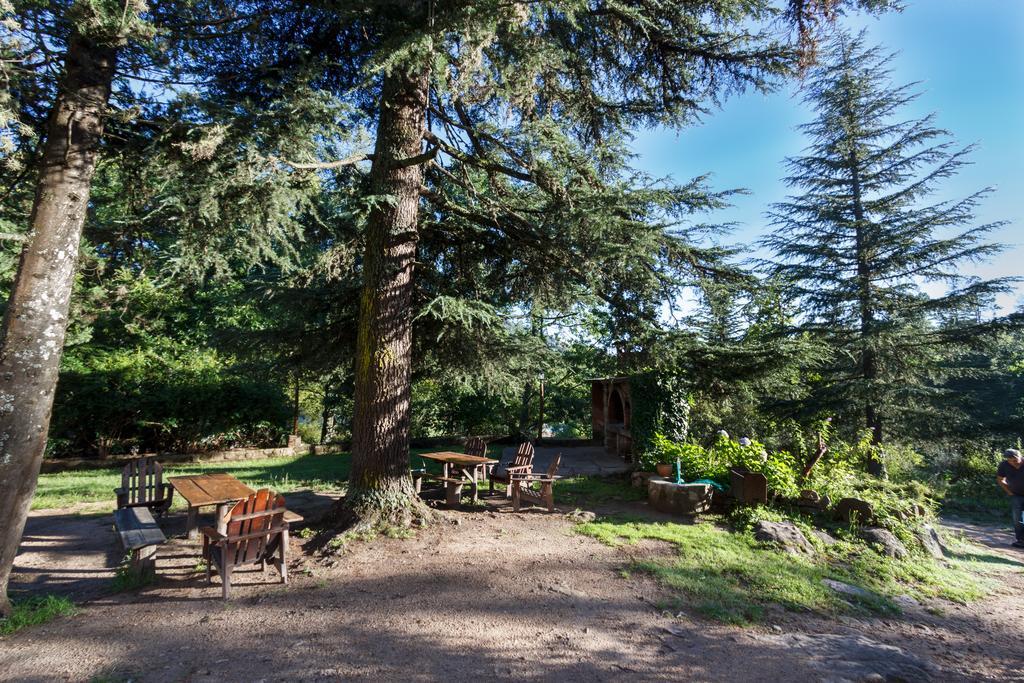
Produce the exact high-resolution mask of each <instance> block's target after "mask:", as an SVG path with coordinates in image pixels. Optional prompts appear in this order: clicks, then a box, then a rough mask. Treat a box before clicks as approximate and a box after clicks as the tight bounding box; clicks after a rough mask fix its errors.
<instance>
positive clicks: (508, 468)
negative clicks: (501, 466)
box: [505, 465, 533, 473]
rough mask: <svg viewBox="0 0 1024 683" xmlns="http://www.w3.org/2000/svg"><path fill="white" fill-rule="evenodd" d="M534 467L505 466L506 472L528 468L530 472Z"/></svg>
mask: <svg viewBox="0 0 1024 683" xmlns="http://www.w3.org/2000/svg"><path fill="white" fill-rule="evenodd" d="M532 469H533V465H509V466H508V467H506V468H505V471H506V472H510V473H511V472H518V471H519V470H526V471H527V472H529V471H530V470H532Z"/></svg>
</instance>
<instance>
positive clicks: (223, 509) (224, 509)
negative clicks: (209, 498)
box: [217, 503, 228, 534]
mask: <svg viewBox="0 0 1024 683" xmlns="http://www.w3.org/2000/svg"><path fill="white" fill-rule="evenodd" d="M227 532H228V504H227V503H221V504H220V505H218V506H217V533H218V534H227Z"/></svg>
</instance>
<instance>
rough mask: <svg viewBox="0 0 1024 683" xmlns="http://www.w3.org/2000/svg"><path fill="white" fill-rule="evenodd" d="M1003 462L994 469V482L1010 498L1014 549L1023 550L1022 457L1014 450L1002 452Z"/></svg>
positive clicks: (1023, 463) (1023, 466)
mask: <svg viewBox="0 0 1024 683" xmlns="http://www.w3.org/2000/svg"><path fill="white" fill-rule="evenodd" d="M1003 458H1004V460H1003V461H1002V462H1001V463H999V468H998V469H996V481H998V482H999V485H1000V486H1002V487H1003V490H1004V491H1006V493H1007V495H1008V496H1010V509H1011V510H1012V511H1013V533H1014V535H1016V537H1017V540H1016V541H1015V542H1014V543H1013V547H1014V548H1024V520H1022V519H1021V516H1022V515H1024V457H1021V454H1020V451H1018V450H1017V449H1016V448H1007V449H1006V450H1005V451H1003Z"/></svg>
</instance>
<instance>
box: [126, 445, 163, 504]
mask: <svg viewBox="0 0 1024 683" xmlns="http://www.w3.org/2000/svg"><path fill="white" fill-rule="evenodd" d="M163 477H164V468H163V467H161V466H160V463H158V462H157V461H156V458H154V457H152V456H149V457H145V458H136V459H135V460H131V461H129V462H128V464H127V465H125V468H124V470H123V471H122V472H121V491H122V495H123V496H124V498H123V499H120V500H119V501H118V507H136V506H139V507H141V506H143V505H151V504H153V503H155V502H159V501H162V500H163V499H164V497H165V492H164V485H163ZM122 501H123V502H122Z"/></svg>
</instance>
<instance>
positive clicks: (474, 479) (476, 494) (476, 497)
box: [469, 465, 480, 505]
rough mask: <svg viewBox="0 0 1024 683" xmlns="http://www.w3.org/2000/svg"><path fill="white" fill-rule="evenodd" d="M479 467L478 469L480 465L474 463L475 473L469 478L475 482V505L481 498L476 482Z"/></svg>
mask: <svg viewBox="0 0 1024 683" xmlns="http://www.w3.org/2000/svg"><path fill="white" fill-rule="evenodd" d="M477 469H478V466H477V465H474V466H473V475H472V476H471V477H470V478H469V480H470V481H471V482H472V483H473V505H476V504H477V502H478V501H479V500H480V496H479V495H478V494H479V488H478V487H477V483H476V474H477Z"/></svg>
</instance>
